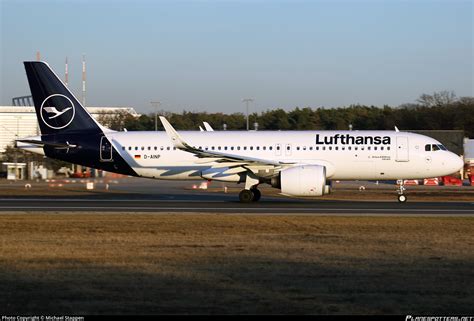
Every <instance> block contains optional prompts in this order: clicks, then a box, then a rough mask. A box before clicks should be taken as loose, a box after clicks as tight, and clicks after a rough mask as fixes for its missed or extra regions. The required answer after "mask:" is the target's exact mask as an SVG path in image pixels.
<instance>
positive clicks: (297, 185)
mask: <svg viewBox="0 0 474 321" xmlns="http://www.w3.org/2000/svg"><path fill="white" fill-rule="evenodd" d="M279 178H280V179H279V182H278V181H277V180H274V181H273V182H272V185H273V186H274V187H280V188H281V192H282V193H283V194H287V195H292V196H322V195H324V194H329V186H328V185H326V167H324V166H320V165H300V166H295V167H290V168H287V169H284V170H282V171H281V172H280V177H279ZM275 185H276V186H275ZM278 185H279V186H278Z"/></svg>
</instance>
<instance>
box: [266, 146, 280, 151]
mask: <svg viewBox="0 0 474 321" xmlns="http://www.w3.org/2000/svg"><path fill="white" fill-rule="evenodd" d="M277 149H278V150H280V147H277ZM268 150H273V146H270V147H268Z"/></svg>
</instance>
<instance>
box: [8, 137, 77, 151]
mask: <svg viewBox="0 0 474 321" xmlns="http://www.w3.org/2000/svg"><path fill="white" fill-rule="evenodd" d="M16 142H20V143H26V144H33V145H38V146H42V147H43V146H48V147H53V148H57V149H67V148H76V147H77V145H72V144H67V143H66V144H61V143H51V142H44V141H41V140H31V139H18V140H16Z"/></svg>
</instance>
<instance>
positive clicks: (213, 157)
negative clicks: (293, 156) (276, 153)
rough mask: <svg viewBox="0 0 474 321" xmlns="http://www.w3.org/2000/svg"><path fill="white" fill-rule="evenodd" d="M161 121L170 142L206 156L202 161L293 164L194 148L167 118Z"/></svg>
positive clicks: (243, 164) (179, 147)
mask: <svg viewBox="0 0 474 321" xmlns="http://www.w3.org/2000/svg"><path fill="white" fill-rule="evenodd" d="M160 120H161V123H162V124H163V127H164V128H165V131H166V133H167V134H168V136H169V138H170V139H171V142H172V143H173V145H174V147H176V148H177V149H180V150H183V151H186V152H188V153H192V154H194V155H196V156H197V157H199V158H206V159H208V160H204V162H217V163H228V164H232V165H233V166H245V165H257V166H271V167H284V166H285V165H291V164H295V163H294V162H281V161H275V160H270V159H262V158H255V157H249V156H241V155H234V154H228V153H221V152H218V151H210V150H202V149H199V148H195V147H193V146H191V145H190V144H188V143H187V142H186V141H184V139H183V138H182V137H181V135H180V134H179V133H178V132H177V131H176V130H175V129H174V127H173V126H172V125H171V124H170V123H169V122H168V120H167V119H166V118H165V117H163V116H160Z"/></svg>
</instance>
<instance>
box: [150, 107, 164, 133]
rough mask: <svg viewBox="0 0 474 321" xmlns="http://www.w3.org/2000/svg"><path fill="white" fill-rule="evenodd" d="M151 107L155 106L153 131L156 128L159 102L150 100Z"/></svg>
mask: <svg viewBox="0 0 474 321" xmlns="http://www.w3.org/2000/svg"><path fill="white" fill-rule="evenodd" d="M150 103H151V105H152V106H153V107H155V132H156V131H157V130H158V107H160V104H161V102H159V101H151V102H150Z"/></svg>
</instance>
